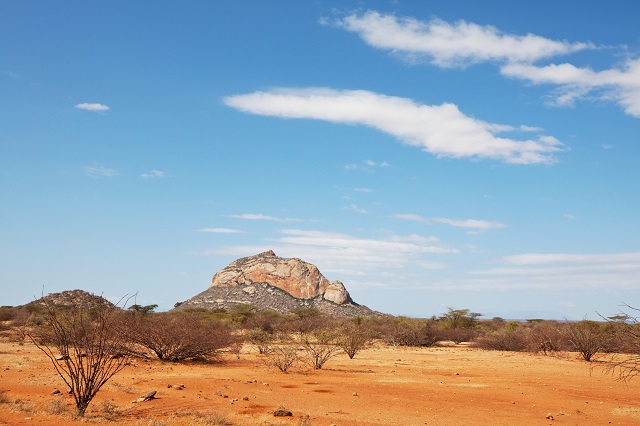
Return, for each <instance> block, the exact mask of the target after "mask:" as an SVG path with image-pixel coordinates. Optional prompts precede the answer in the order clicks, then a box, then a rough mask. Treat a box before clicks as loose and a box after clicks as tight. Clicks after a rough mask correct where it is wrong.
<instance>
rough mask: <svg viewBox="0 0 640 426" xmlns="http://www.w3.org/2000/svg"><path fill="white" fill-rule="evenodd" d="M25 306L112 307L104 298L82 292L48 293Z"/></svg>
mask: <svg viewBox="0 0 640 426" xmlns="http://www.w3.org/2000/svg"><path fill="white" fill-rule="evenodd" d="M25 306H42V307H44V306H53V307H57V308H82V309H91V308H97V307H100V306H104V307H109V308H111V307H113V306H114V305H113V303H111V302H109V301H108V300H107V299H105V298H104V297H102V296H96V295H95V294H91V293H89V292H86V291H84V290H67V291H63V292H61V293H50V294H48V295H46V296H44V297H41V298H40V299H37V300H34V301H33V302H30V303H27V304H26V305H25Z"/></svg>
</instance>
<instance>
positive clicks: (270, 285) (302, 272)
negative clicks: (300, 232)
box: [174, 251, 382, 317]
mask: <svg viewBox="0 0 640 426" xmlns="http://www.w3.org/2000/svg"><path fill="white" fill-rule="evenodd" d="M287 274H290V275H289V276H287ZM238 304H246V305H251V306H255V307H256V308H258V310H271V311H275V312H278V313H280V314H287V313H289V312H291V310H293V309H296V308H316V309H318V310H319V311H320V312H323V313H325V314H327V315H333V316H339V317H356V316H361V317H363V316H372V315H382V314H380V313H379V312H375V311H372V310H371V309H369V308H367V307H366V306H362V305H359V304H357V303H355V302H354V301H353V300H352V299H351V296H350V295H349V292H348V291H347V289H346V288H345V286H344V284H342V283H341V282H340V281H333V282H329V281H328V280H327V279H326V278H325V277H324V276H322V274H320V272H319V271H318V269H317V268H316V267H315V266H313V265H311V264H309V263H306V262H303V261H302V260H300V259H284V258H280V257H278V256H276V255H275V253H274V252H273V251H267V252H264V253H260V254H257V255H255V256H250V257H243V258H241V259H238V260H236V261H234V262H232V263H231V264H229V266H227V267H226V268H225V269H223V270H222V271H220V272H218V273H217V274H215V275H214V276H213V280H212V283H211V285H210V286H209V288H208V289H207V290H205V291H203V292H202V293H200V294H197V295H196V296H194V297H192V298H191V299H188V300H186V301H184V302H178V303H176V304H175V308H174V309H175V310H181V309H189V308H206V309H224V310H229V309H231V308H232V307H233V306H234V305H238Z"/></svg>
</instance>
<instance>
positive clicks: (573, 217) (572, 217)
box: [562, 213, 576, 220]
mask: <svg viewBox="0 0 640 426" xmlns="http://www.w3.org/2000/svg"><path fill="white" fill-rule="evenodd" d="M562 217H564V218H565V219H570V220H573V219H575V218H576V217H575V216H574V215H572V214H569V213H565V214H563V215H562Z"/></svg>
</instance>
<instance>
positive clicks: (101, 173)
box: [84, 166, 119, 178]
mask: <svg viewBox="0 0 640 426" xmlns="http://www.w3.org/2000/svg"><path fill="white" fill-rule="evenodd" d="M84 174H85V175H87V176H89V177H91V178H102V177H114V176H118V174H119V173H118V172H117V171H116V170H115V169H110V168H108V167H104V166H85V167H84Z"/></svg>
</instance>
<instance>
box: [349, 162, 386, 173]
mask: <svg viewBox="0 0 640 426" xmlns="http://www.w3.org/2000/svg"><path fill="white" fill-rule="evenodd" d="M390 166H391V165H390V164H389V163H387V162H386V161H380V162H375V161H373V160H365V161H363V162H362V163H361V164H354V163H350V164H347V165H345V166H344V169H345V170H346V171H347V172H351V171H354V170H362V171H372V170H374V169H375V168H386V167H390Z"/></svg>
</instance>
